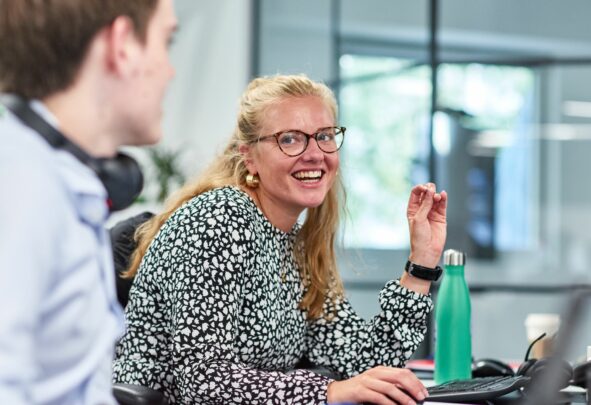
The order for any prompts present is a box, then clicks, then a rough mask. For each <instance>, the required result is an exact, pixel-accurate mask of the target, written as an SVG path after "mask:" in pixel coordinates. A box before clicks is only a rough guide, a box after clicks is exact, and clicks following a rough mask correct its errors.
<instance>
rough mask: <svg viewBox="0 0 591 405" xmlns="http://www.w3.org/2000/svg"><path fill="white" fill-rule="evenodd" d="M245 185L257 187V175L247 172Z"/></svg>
mask: <svg viewBox="0 0 591 405" xmlns="http://www.w3.org/2000/svg"><path fill="white" fill-rule="evenodd" d="M245 180H246V185H247V186H248V187H250V188H257V187H258V186H259V176H257V175H256V174H250V173H248V174H247V175H246V178H245Z"/></svg>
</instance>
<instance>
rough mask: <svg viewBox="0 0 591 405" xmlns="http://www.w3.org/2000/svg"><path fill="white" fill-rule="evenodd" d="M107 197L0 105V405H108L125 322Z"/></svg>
mask: <svg viewBox="0 0 591 405" xmlns="http://www.w3.org/2000/svg"><path fill="white" fill-rule="evenodd" d="M32 106H33V108H34V109H35V110H37V112H38V113H40V114H41V115H42V116H43V117H44V118H45V119H46V120H47V121H48V122H50V123H51V124H52V125H55V126H57V120H56V119H55V117H53V116H52V115H51V113H50V112H49V111H48V110H47V109H46V108H45V107H44V106H43V105H42V104H41V103H40V102H33V103H32ZM105 198H106V191H105V189H104V187H103V185H102V184H101V183H100V181H99V179H98V178H97V176H96V175H95V174H94V173H93V172H92V171H91V170H90V169H88V168H87V167H86V166H84V165H83V164H82V163H80V162H79V161H78V160H77V159H76V158H74V157H73V156H72V155H70V154H69V153H67V152H64V151H58V150H55V149H53V148H52V147H51V146H50V145H49V144H48V143H47V142H46V141H45V140H44V139H43V138H42V137H41V136H40V135H39V134H37V133H36V132H34V131H33V130H31V129H29V128H28V127H26V126H25V125H23V124H22V123H21V122H20V121H19V120H18V119H17V118H16V117H14V116H13V115H12V113H10V112H9V111H7V110H6V109H5V108H4V107H3V106H0V404H11V405H19V404H60V405H70V404H72V405H74V404H84V405H87V404H88V405H95V404H101V405H102V404H108V405H110V404H115V403H116V402H115V400H114V398H113V397H112V393H111V374H112V373H111V362H112V357H113V349H114V343H115V341H116V340H117V338H118V337H119V336H120V335H121V334H122V332H123V328H124V322H123V314H122V310H121V308H120V306H119V304H118V302H117V299H116V295H115V286H114V283H115V282H114V270H113V261H112V257H111V251H110V243H109V239H108V234H107V232H106V231H105V229H104V223H105V220H106V219H107V216H108V209H107V206H106V203H105Z"/></svg>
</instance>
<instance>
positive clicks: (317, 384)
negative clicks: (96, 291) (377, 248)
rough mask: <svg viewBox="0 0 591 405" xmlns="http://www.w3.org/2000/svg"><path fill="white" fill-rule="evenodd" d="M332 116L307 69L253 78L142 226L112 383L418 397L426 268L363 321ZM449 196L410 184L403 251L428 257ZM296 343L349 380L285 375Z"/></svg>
mask: <svg viewBox="0 0 591 405" xmlns="http://www.w3.org/2000/svg"><path fill="white" fill-rule="evenodd" d="M336 117H337V107H336V101H335V98H334V95H333V94H332V92H331V91H330V90H329V89H328V88H327V87H326V86H325V85H323V84H319V83H315V82H313V81H311V80H310V79H308V78H306V77H305V76H274V77H266V78H259V79H255V80H253V81H252V82H251V83H250V85H249V86H248V88H247V90H246V92H245V93H244V95H243V97H242V100H241V106H240V112H239V117H238V125H237V128H236V130H235V132H234V134H233V137H232V139H231V141H230V143H229V145H228V146H227V148H226V150H225V152H224V153H223V155H222V156H221V157H220V158H218V159H217V160H216V161H215V162H214V163H213V165H212V166H211V167H210V168H209V169H208V170H206V172H205V174H204V175H202V176H201V177H200V178H199V179H198V180H197V181H196V182H194V183H191V184H188V185H187V186H185V187H184V188H183V189H182V190H181V191H180V192H179V193H178V194H177V195H176V196H175V197H174V198H172V200H171V202H170V203H169V205H168V207H167V210H166V211H165V212H164V213H163V214H161V215H158V216H156V217H155V218H154V219H153V220H151V221H150V222H149V223H148V224H146V225H145V226H144V227H142V228H141V229H140V231H139V232H138V237H139V245H138V249H137V250H136V253H135V256H134V258H133V260H132V264H131V266H130V270H129V272H128V274H129V275H130V276H133V275H135V280H134V285H133V287H132V290H131V293H130V303H129V305H128V306H127V309H126V311H127V320H128V331H127V333H126V335H125V336H124V337H123V338H122V340H121V342H120V343H119V345H118V348H117V359H116V361H115V381H116V382H120V383H135V384H142V385H148V386H152V387H154V388H156V389H159V390H161V391H163V392H164V393H165V395H166V396H167V397H168V398H169V399H170V400H171V402H173V403H205V404H263V403H264V404H286V403H289V404H322V403H325V402H327V401H328V402H329V403H344V402H349V403H357V402H372V403H375V404H394V403H400V404H408V403H414V401H421V400H423V399H424V398H425V396H426V394H427V392H426V390H425V388H424V386H423V385H422V384H421V383H420V381H419V380H418V379H417V378H416V377H415V376H414V375H413V374H412V373H410V372H409V371H408V370H405V369H403V368H399V367H403V366H404V363H405V362H406V360H407V359H408V358H409V356H410V355H411V354H412V353H413V351H414V350H415V349H416V347H417V345H418V344H419V343H420V342H421V341H422V339H423V336H424V332H425V330H426V323H425V317H426V315H427V313H428V312H429V311H430V310H431V308H432V303H431V300H430V298H429V297H428V292H429V286H430V282H429V281H427V280H423V279H419V278H415V277H413V276H410V275H409V274H408V273H404V274H403V275H402V277H401V278H400V280H393V281H391V282H389V283H388V284H387V285H386V286H385V287H384V289H383V290H382V291H381V293H380V304H381V308H382V310H381V312H380V314H379V315H377V316H376V317H374V318H373V319H372V320H370V321H369V322H366V321H364V320H362V319H361V318H359V317H358V316H357V315H356V314H355V312H354V311H353V309H352V308H351V306H350V305H349V303H348V301H347V300H346V299H345V297H344V293H343V287H342V284H341V281H340V278H339V275H338V272H337V268H336V259H335V253H334V246H333V245H334V239H335V233H336V231H337V223H338V217H339V209H340V201H341V200H339V194H340V192H341V186H340V180H339V175H338V166H339V156H338V149H339V148H340V146H341V145H342V142H343V138H344V132H345V129H344V128H340V127H338V126H337V124H336ZM446 204H447V195H446V193H445V192H442V193H440V194H439V193H436V192H435V186H434V185H433V184H427V185H420V186H416V187H414V188H413V190H412V192H411V196H410V200H409V206H408V220H409V226H410V234H411V254H410V258H409V259H410V261H411V262H413V263H415V264H418V265H422V266H425V267H429V268H434V267H436V264H437V262H438V261H439V258H440V255H441V251H442V249H443V245H444V242H445V220H446V216H445V213H446ZM304 211H306V219H305V221H304V223H303V225H300V224H299V223H298V218H299V217H300V215H301V214H302V213H303V212H304ZM136 272H137V274H136ZM303 356H306V357H307V358H308V359H310V360H311V361H312V362H313V363H314V364H316V365H319V366H323V367H326V368H329V369H331V370H333V371H335V372H337V373H339V374H340V375H341V376H342V377H343V378H345V379H344V380H342V381H334V380H331V379H329V378H326V377H323V376H320V375H316V374H314V373H312V372H310V371H307V370H296V371H295V372H292V373H289V374H287V373H286V371H287V370H290V369H292V368H293V367H294V365H295V364H296V363H297V362H298V360H299V359H300V358H302V357H303Z"/></svg>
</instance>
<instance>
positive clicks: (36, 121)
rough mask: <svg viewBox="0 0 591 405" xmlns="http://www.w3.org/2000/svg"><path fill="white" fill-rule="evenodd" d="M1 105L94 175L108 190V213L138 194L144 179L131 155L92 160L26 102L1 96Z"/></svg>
mask: <svg viewBox="0 0 591 405" xmlns="http://www.w3.org/2000/svg"><path fill="white" fill-rule="evenodd" d="M0 102H1V103H2V104H4V106H6V108H8V109H9V110H10V111H11V112H12V113H13V114H14V115H15V116H17V117H18V118H19V119H20V120H21V121H22V123H23V124H25V125H27V126H28V127H29V128H31V129H32V130H34V131H35V132H37V133H38V134H39V135H41V136H42V137H43V138H44V139H45V140H46V141H47V143H49V144H50V145H51V146H52V147H54V148H56V149H63V150H65V151H67V152H69V153H71V154H72V155H74V157H76V158H77V159H78V160H79V161H80V162H82V163H84V164H85V165H86V166H88V167H89V168H90V169H91V170H92V171H93V172H95V173H96V175H97V176H98V178H99V179H100V180H101V182H102V183H103V185H104V187H105V189H106V190H107V195H108V199H107V205H108V206H109V210H110V211H111V212H113V211H119V210H122V209H124V208H127V207H129V206H130V205H131V204H132V203H133V201H134V200H135V199H136V198H137V196H139V195H140V193H141V191H142V188H143V186H144V177H143V175H142V171H141V170H140V167H139V165H138V163H137V162H136V161H135V160H134V159H133V158H132V157H131V156H129V155H126V154H124V153H121V152H118V153H117V155H116V156H115V157H114V158H108V159H102V158H94V157H92V156H90V155H89V154H88V153H86V152H84V151H83V150H82V149H80V147H79V146H78V145H76V144H74V143H73V142H72V141H70V140H69V139H68V138H66V137H65V136H64V134H62V133H61V132H60V131H58V130H57V129H56V128H54V127H53V126H52V125H50V124H49V123H48V122H47V121H45V120H44V119H43V117H41V116H40V115H39V114H37V113H36V112H35V111H34V110H33V109H32V108H31V107H30V106H29V103H28V101H26V100H25V99H23V98H21V97H19V96H15V95H8V94H3V95H2V96H1V97H0Z"/></svg>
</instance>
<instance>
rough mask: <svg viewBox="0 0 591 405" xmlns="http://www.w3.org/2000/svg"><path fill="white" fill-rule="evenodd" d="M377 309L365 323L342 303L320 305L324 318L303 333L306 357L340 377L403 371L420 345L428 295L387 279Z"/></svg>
mask: <svg viewBox="0 0 591 405" xmlns="http://www.w3.org/2000/svg"><path fill="white" fill-rule="evenodd" d="M379 302H380V307H381V311H380V313H379V314H378V315H376V316H375V317H373V318H372V319H371V320H369V321H365V320H363V319H362V318H360V317H359V316H358V315H357V314H356V313H355V311H354V310H353V308H352V307H351V304H350V303H349V301H348V300H347V299H342V300H340V301H338V302H337V303H336V304H332V303H331V301H330V300H329V299H327V302H326V303H325V306H324V309H325V311H326V312H325V313H327V314H333V316H332V318H329V319H322V318H321V319H318V320H315V321H312V322H311V323H310V327H309V329H308V347H309V348H310V349H309V353H308V356H309V358H310V360H311V361H312V362H313V363H314V364H317V365H319V366H324V367H327V368H329V369H331V370H334V371H336V372H338V373H339V374H340V375H342V376H343V377H345V378H349V377H352V376H355V375H357V374H360V373H362V372H363V371H365V370H368V369H370V368H372V367H375V366H379V365H386V366H391V367H404V365H405V364H406V361H407V360H408V359H409V358H410V356H411V355H412V354H413V353H414V351H415V350H416V349H417V347H418V345H419V344H420V343H421V342H422V341H423V339H424V336H425V332H426V331H427V326H426V317H427V314H428V313H429V312H430V311H431V310H432V308H433V303H432V301H431V298H430V296H426V295H422V294H419V293H416V292H414V291H411V290H408V289H406V288H405V287H403V286H402V285H400V282H399V281H398V280H393V281H390V282H388V283H387V284H386V286H385V287H384V288H383V289H382V291H381V292H380V296H379Z"/></svg>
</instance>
